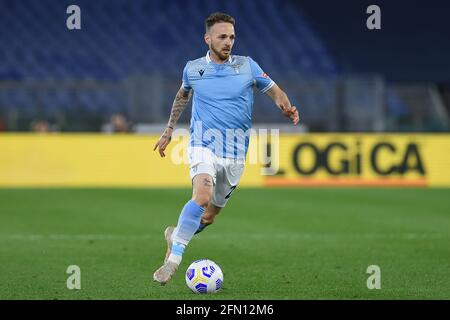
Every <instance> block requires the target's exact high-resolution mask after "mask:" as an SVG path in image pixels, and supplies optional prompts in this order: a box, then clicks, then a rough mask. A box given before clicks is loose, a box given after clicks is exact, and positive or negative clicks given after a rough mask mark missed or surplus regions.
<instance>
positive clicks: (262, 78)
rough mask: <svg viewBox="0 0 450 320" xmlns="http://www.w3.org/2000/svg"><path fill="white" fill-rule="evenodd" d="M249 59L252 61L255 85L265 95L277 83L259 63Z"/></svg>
mask: <svg viewBox="0 0 450 320" xmlns="http://www.w3.org/2000/svg"><path fill="white" fill-rule="evenodd" d="M248 58H249V60H250V68H251V71H252V76H253V80H254V81H255V85H256V87H257V88H258V89H259V90H260V91H261V92H262V93H265V92H266V91H267V90H269V89H270V88H272V87H273V85H274V84H275V82H274V81H273V80H272V79H270V77H269V76H268V75H267V73H265V72H264V71H263V70H262V69H261V67H260V66H259V65H258V63H256V62H255V61H254V60H253V59H252V58H250V57H248Z"/></svg>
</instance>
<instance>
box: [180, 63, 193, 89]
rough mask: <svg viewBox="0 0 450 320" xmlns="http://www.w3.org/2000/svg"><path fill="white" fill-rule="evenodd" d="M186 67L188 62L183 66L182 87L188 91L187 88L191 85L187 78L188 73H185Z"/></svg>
mask: <svg viewBox="0 0 450 320" xmlns="http://www.w3.org/2000/svg"><path fill="white" fill-rule="evenodd" d="M188 67H189V62H188V63H186V66H185V67H184V69H183V80H182V81H183V84H182V85H183V89H184V90H186V91H189V90H191V88H192V87H191V85H190V84H189V78H188V74H187V70H188Z"/></svg>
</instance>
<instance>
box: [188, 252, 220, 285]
mask: <svg viewBox="0 0 450 320" xmlns="http://www.w3.org/2000/svg"><path fill="white" fill-rule="evenodd" d="M222 283H223V273H222V270H221V269H220V267H219V266H218V265H217V264H216V263H215V262H214V261H211V260H208V259H201V260H197V261H194V262H192V263H191V265H190V266H189V267H188V268H187V271H186V284H187V286H188V287H189V289H191V290H192V291H193V292H195V293H216V292H218V291H219V290H220V289H221V288H222Z"/></svg>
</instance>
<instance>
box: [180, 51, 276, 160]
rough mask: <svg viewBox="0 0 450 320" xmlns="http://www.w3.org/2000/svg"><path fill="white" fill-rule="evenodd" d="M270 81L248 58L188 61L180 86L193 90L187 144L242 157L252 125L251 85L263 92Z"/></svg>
mask: <svg viewBox="0 0 450 320" xmlns="http://www.w3.org/2000/svg"><path fill="white" fill-rule="evenodd" d="M273 85H274V82H273V81H272V80H271V79H270V78H269V76H267V74H266V73H264V71H263V70H262V69H261V68H260V66H259V65H258V64H257V63H256V62H255V61H253V59H252V58H250V57H243V56H236V55H232V56H230V58H229V59H228V61H227V62H225V63H223V64H217V63H215V62H213V61H211V59H210V57H209V51H208V53H207V54H206V56H205V57H202V58H199V59H196V60H193V61H189V62H188V63H187V64H186V67H185V68H184V70H183V88H184V89H185V90H186V91H187V90H190V89H192V90H193V102H192V118H191V127H190V133H191V137H190V144H191V146H203V147H207V148H209V149H211V150H212V151H213V152H214V153H215V154H216V155H217V156H219V157H223V158H238V159H244V158H245V155H246V153H247V149H248V144H249V140H250V128H251V126H252V109H253V86H256V87H257V88H258V89H259V90H260V91H261V92H263V93H264V92H266V91H267V90H269V89H270V88H272V86H273Z"/></svg>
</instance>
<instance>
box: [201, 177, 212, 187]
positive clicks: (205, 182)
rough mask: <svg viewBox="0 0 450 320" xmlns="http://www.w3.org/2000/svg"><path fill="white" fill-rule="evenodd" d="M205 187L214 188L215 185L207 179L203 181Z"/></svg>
mask: <svg viewBox="0 0 450 320" xmlns="http://www.w3.org/2000/svg"><path fill="white" fill-rule="evenodd" d="M203 185H204V186H205V187H212V186H213V183H212V181H211V180H210V179H209V178H205V179H203Z"/></svg>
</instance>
